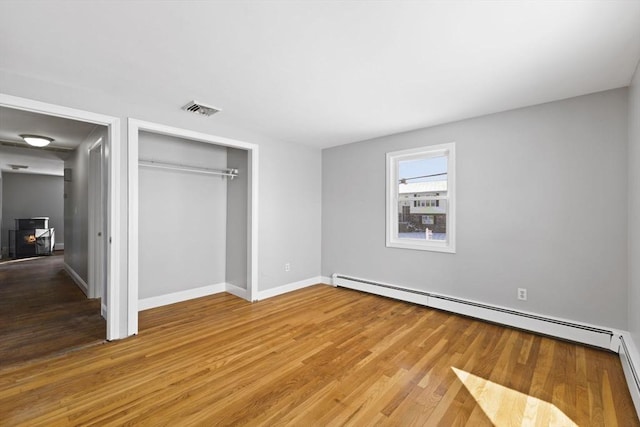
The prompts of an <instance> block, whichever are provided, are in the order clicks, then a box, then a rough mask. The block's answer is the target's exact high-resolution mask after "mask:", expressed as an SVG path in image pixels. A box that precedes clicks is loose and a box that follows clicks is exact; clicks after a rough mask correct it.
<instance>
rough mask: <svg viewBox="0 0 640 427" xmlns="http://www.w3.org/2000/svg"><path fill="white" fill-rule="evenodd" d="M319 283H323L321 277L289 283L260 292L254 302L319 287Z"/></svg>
mask: <svg viewBox="0 0 640 427" xmlns="http://www.w3.org/2000/svg"><path fill="white" fill-rule="evenodd" d="M318 283H323V278H322V277H321V276H316V277H311V278H310V279H305V280H300V281H299V282H293V283H289V284H286V285H283V286H278V287H277V288H271V289H265V290H264V291H258V295H256V298H254V301H260V300H263V299H267V298H271V297H275V296H277V295H282V294H286V293H287V292H291V291H297V290H298V289H302V288H306V287H308V286H312V285H317V284H318ZM329 283H331V282H329Z"/></svg>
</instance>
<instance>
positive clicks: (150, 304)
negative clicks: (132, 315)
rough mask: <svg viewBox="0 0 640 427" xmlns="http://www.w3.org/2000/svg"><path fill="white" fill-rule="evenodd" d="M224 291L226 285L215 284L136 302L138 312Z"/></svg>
mask: <svg viewBox="0 0 640 427" xmlns="http://www.w3.org/2000/svg"><path fill="white" fill-rule="evenodd" d="M225 291H226V283H216V284H215V285H208V286H202V287H200V288H194V289H187V290H185V291H179V292H173V293H170V294H164V295H158V296H156V297H149V298H141V299H139V300H138V311H142V310H148V309H150V308H155V307H161V306H163V305H169V304H174V303H176V302H182V301H187V300H190V299H194V298H200V297H206V296H208V295H213V294H217V293H220V292H225Z"/></svg>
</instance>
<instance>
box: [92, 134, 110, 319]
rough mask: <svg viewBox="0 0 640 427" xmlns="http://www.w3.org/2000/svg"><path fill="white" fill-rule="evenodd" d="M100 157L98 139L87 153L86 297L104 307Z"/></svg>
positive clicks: (101, 146)
mask: <svg viewBox="0 0 640 427" xmlns="http://www.w3.org/2000/svg"><path fill="white" fill-rule="evenodd" d="M103 158H104V144H103V143H102V138H100V139H99V140H98V141H96V143H95V144H94V145H93V146H92V147H91V149H90V150H89V298H102V306H103V307H104V306H105V303H106V301H107V299H106V298H107V295H106V285H107V280H106V279H107V277H106V269H105V265H106V259H105V257H106V253H107V252H106V250H105V243H106V238H105V236H106V224H105V208H106V206H107V203H106V196H107V192H106V191H105V184H106V180H105V176H104V175H105V174H104V172H105V168H104V167H103ZM103 315H104V313H103Z"/></svg>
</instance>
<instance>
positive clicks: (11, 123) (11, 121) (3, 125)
mask: <svg viewBox="0 0 640 427" xmlns="http://www.w3.org/2000/svg"><path fill="white" fill-rule="evenodd" d="M95 127H96V125H95V124H93V123H85V122H79V121H75V120H69V119H63V118H60V117H53V116H47V115H43V114H38V113H33V112H29V111H22V110H16V109H10V108H4V107H0V170H2V171H7V172H15V173H36V174H44V175H58V176H61V175H62V174H63V168H64V158H65V157H66V155H67V154H68V152H66V153H65V152H62V151H53V150H51V148H59V149H64V150H71V149H74V148H75V147H77V146H78V145H79V144H80V143H81V142H82V141H83V140H84V139H85V138H86V137H88V136H89V134H90V133H91V132H92V131H93V129H94V128H95ZM21 134H35V135H42V136H48V137H50V138H53V139H54V141H53V142H52V143H51V144H50V145H49V146H48V147H47V148H46V149H42V148H33V147H30V146H29V145H27V144H26V143H25V142H24V141H23V140H22V138H20V135H21ZM7 143H11V144H15V145H14V146H7ZM11 165H24V166H28V168H27V169H19V170H13V169H12V168H11Z"/></svg>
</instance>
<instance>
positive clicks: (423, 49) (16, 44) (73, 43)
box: [0, 0, 640, 147]
mask: <svg viewBox="0 0 640 427" xmlns="http://www.w3.org/2000/svg"><path fill="white" fill-rule="evenodd" d="M0 53H1V54H0V69H4V70H6V71H7V72H10V73H15V74H21V75H27V76H30V77H34V78H39V79H44V80H48V81H54V82H56V83H60V84H65V85H71V86H76V87H82V88H90V89H94V90H95V89H98V90H102V91H105V92H108V93H111V94H113V95H116V96H119V97H122V98H123V99H127V100H131V101H132V102H142V103H153V104H163V105H167V106H175V108H176V109H178V108H179V107H181V106H182V105H184V104H185V103H186V102H187V101H189V100H191V99H196V100H198V101H200V102H203V103H210V104H212V105H214V106H216V107H219V108H221V109H222V110H223V111H222V112H221V113H219V114H216V115H215V116H213V117H211V118H208V119H207V120H213V121H219V122H220V123H225V124H232V125H235V126H238V125H240V126H243V127H244V128H247V129H249V130H252V131H254V132H258V133H260V134H263V135H265V136H268V137H271V138H276V139H280V140H285V141H291V142H298V143H303V144H308V145H313V146H317V147H329V146H334V145H339V144H344V143H349V142H354V141H360V140H365V139H368V138H372V137H376V136H381V135H387V134H392V133H397V132H401V131H406V130H411V129H416V128H421V127H425V126H431V125H435V124H439V123H444V122H449V121H454V120H459V119H463V118H467V117H473V116H478V115H483V114H488V113H492V112H497V111H503V110H508V109H513V108H518V107H523V106H527V105H533V104H539V103H543V102H548V101H552V100H557V99H564V98H568V97H572V96H577V95H582V94H587V93H593V92H597V91H602V90H606V89H612V88H616V87H622V86H627V85H628V84H629V82H630V79H631V77H632V75H633V72H634V69H635V67H636V65H637V63H638V60H639V59H640V0H629V1H615V0H603V1H553V2H551V1H526V2H525V1H482V2H481V1H422V2H420V1H376V2H366V1H180V2H179V1H155V2H150V1H127V2H108V1H91V2H77V1H64V2H63V1H48V2H37V3H33V2H27V1H3V2H1V3H0ZM0 85H1V82H0ZM0 89H1V86H0Z"/></svg>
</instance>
